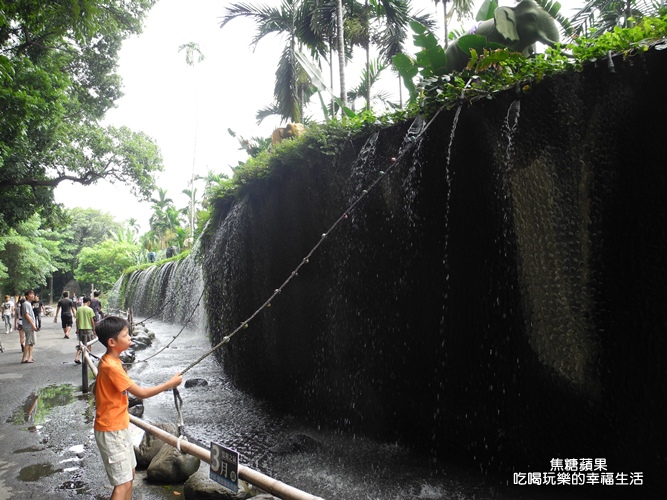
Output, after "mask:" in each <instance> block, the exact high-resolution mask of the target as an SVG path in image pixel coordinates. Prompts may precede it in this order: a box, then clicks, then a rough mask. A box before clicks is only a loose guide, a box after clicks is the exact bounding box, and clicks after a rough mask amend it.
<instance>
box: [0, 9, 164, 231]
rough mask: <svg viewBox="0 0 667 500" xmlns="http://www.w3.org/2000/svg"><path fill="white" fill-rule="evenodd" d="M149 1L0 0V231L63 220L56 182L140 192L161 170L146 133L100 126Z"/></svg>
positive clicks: (151, 184)
mask: <svg viewBox="0 0 667 500" xmlns="http://www.w3.org/2000/svg"><path fill="white" fill-rule="evenodd" d="M154 3H155V0H51V1H49V2H34V1H32V0H13V1H9V0H4V1H3V0H0V195H1V196H2V200H3V203H2V204H1V205H0V230H2V231H5V230H6V229H7V228H9V227H15V226H16V225H17V224H18V223H19V221H21V220H26V219H27V218H29V217H30V216H31V215H32V214H33V213H35V212H37V213H40V214H41V215H42V216H43V217H44V218H46V219H48V220H53V219H55V218H58V217H61V216H62V212H61V211H60V209H59V207H57V206H55V205H54V204H53V189H54V188H55V187H56V186H57V185H58V184H59V183H60V182H63V181H71V182H75V183H80V184H82V185H89V184H93V183H95V182H97V181H98V180H100V179H102V178H106V179H109V180H111V181H112V182H114V181H120V182H123V183H128V184H129V185H130V186H131V189H132V191H133V192H134V193H135V194H137V195H138V196H140V197H143V198H149V197H150V193H151V192H152V191H153V190H154V179H153V175H154V173H155V172H156V171H159V170H161V169H162V158H161V155H160V152H159V149H158V147H157V146H156V145H155V144H154V143H153V141H152V140H151V139H150V138H149V137H147V136H146V135H145V134H143V133H136V132H133V131H131V130H129V129H127V128H125V127H121V128H115V127H102V126H101V125H100V123H99V121H100V120H101V119H102V118H103V117H104V114H105V113H106V111H107V110H108V109H109V108H110V107H112V106H113V104H114V102H115V101H116V100H117V99H118V98H119V97H120V96H121V91H120V84H121V81H120V77H119V76H118V75H117V74H116V66H117V61H118V51H119V50H120V47H121V43H122V41H123V40H124V39H125V38H126V37H127V36H129V35H131V34H135V33H139V32H140V31H141V22H142V20H143V18H144V16H145V14H146V13H147V11H148V10H149V9H150V8H151V7H152V6H153V4H154Z"/></svg>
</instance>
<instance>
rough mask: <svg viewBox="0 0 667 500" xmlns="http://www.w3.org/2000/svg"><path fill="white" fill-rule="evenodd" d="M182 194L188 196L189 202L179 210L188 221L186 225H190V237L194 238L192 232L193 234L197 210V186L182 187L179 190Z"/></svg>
mask: <svg viewBox="0 0 667 500" xmlns="http://www.w3.org/2000/svg"><path fill="white" fill-rule="evenodd" d="M181 193H183V194H184V195H186V196H187V197H188V199H189V200H190V203H188V206H187V207H185V208H182V209H181V210H180V212H181V213H182V214H183V215H185V218H186V219H187V221H188V226H189V227H190V238H193V239H194V234H195V230H194V228H195V219H197V210H196V205H197V201H196V199H197V188H194V189H184V190H183V191H181Z"/></svg>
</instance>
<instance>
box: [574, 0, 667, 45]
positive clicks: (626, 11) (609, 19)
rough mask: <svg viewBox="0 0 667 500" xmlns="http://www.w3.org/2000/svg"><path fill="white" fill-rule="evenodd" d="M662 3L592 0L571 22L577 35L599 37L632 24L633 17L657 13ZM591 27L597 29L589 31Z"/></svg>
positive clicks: (638, 0)
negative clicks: (616, 28)
mask: <svg viewBox="0 0 667 500" xmlns="http://www.w3.org/2000/svg"><path fill="white" fill-rule="evenodd" d="M662 4H663V5H664V2H662ZM660 5H661V2H655V1H652V0H591V1H589V2H588V3H587V4H586V5H584V6H583V7H582V8H581V10H580V11H579V12H577V13H576V14H575V15H574V16H573V17H572V19H571V20H570V22H571V25H572V29H573V31H574V33H576V34H577V35H586V36H593V37H598V36H600V35H602V34H603V33H606V32H608V31H612V30H613V29H614V28H615V27H616V26H619V27H621V28H624V27H628V26H630V23H631V22H632V19H635V20H637V19H641V18H642V17H645V16H651V15H657V14H658V11H659V9H660ZM590 28H595V30H594V31H589V30H590Z"/></svg>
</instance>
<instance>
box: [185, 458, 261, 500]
mask: <svg viewBox="0 0 667 500" xmlns="http://www.w3.org/2000/svg"><path fill="white" fill-rule="evenodd" d="M209 471H210V468H209V466H208V464H205V466H202V467H200V468H199V470H198V471H197V472H195V473H194V474H193V475H191V476H190V478H189V479H188V480H187V481H186V482H185V488H184V489H183V494H184V496H185V498H186V499H195V500H245V499H246V498H249V497H250V495H249V494H248V493H246V492H245V490H244V489H243V488H241V487H239V492H238V493H232V492H231V491H229V490H228V489H226V488H223V487H222V486H221V485H219V484H218V483H216V482H215V481H213V479H211V478H210V476H209V474H210V472H209Z"/></svg>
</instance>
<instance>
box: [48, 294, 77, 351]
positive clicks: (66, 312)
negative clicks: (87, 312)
mask: <svg viewBox="0 0 667 500" xmlns="http://www.w3.org/2000/svg"><path fill="white" fill-rule="evenodd" d="M58 313H60V319H61V322H62V326H63V333H64V334H65V338H66V339H68V338H69V331H70V330H71V329H72V325H73V324H74V320H73V317H74V315H75V314H76V309H75V308H74V302H72V301H71V300H70V299H69V292H63V298H62V299H60V300H59V301H58V307H57V309H56V317H55V318H53V322H54V323H57V322H58Z"/></svg>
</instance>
